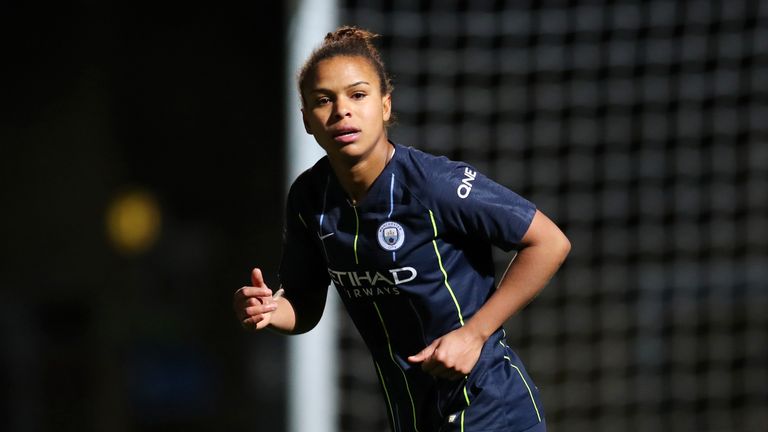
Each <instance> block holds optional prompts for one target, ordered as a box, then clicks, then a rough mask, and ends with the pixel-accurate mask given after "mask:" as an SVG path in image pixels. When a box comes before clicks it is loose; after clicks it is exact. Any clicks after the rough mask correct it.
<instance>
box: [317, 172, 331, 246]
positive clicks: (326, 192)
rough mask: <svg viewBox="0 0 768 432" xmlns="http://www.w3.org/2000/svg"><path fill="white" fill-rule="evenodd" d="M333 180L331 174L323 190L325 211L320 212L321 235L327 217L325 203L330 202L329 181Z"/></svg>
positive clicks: (326, 179)
mask: <svg viewBox="0 0 768 432" xmlns="http://www.w3.org/2000/svg"><path fill="white" fill-rule="evenodd" d="M330 182H331V176H328V177H326V178H325V189H324V190H323V211H322V212H321V213H320V231H319V232H320V235H321V236H322V235H323V219H325V205H326V203H327V202H328V183H330Z"/></svg>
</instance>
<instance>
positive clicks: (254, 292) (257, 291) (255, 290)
mask: <svg viewBox="0 0 768 432" xmlns="http://www.w3.org/2000/svg"><path fill="white" fill-rule="evenodd" d="M249 297H272V290H271V289H269V288H267V287H251V286H244V287H242V288H240V289H239V290H237V291H235V298H236V299H244V298H249Z"/></svg>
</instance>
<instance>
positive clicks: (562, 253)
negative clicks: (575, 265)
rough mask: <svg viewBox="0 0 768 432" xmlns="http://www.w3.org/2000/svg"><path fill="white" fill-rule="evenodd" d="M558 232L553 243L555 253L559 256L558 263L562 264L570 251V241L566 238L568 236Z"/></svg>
mask: <svg viewBox="0 0 768 432" xmlns="http://www.w3.org/2000/svg"><path fill="white" fill-rule="evenodd" d="M559 234H560V235H559V236H558V238H557V239H556V240H555V241H554V242H553V243H554V249H555V251H556V254H557V256H559V257H560V263H561V264H562V263H563V262H564V261H565V258H566V257H567V256H568V254H569V253H570V252H571V241H570V240H568V237H566V235H565V234H564V233H563V232H562V231H561V232H560V233H559Z"/></svg>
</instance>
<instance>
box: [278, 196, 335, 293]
mask: <svg viewBox="0 0 768 432" xmlns="http://www.w3.org/2000/svg"><path fill="white" fill-rule="evenodd" d="M296 189H298V188H297V187H296V185H295V184H294V186H293V187H292V188H291V191H290V192H289V194H288V202H287V205H286V213H285V228H284V230H283V255H282V259H281V261H280V270H279V278H280V283H281V285H282V286H283V287H284V288H285V290H286V296H289V297H295V296H296V295H297V294H298V295H301V294H302V291H304V290H312V292H311V293H309V294H314V295H316V294H317V293H318V292H322V293H325V292H326V291H327V287H328V285H329V284H330V276H329V275H328V272H327V271H326V268H325V260H324V259H323V256H322V255H321V254H320V251H319V249H318V247H317V244H316V243H315V242H313V240H312V234H311V233H312V230H311V229H310V226H309V225H308V222H311V219H309V215H303V214H302V212H301V208H300V206H299V205H298V203H299V202H300V201H299V200H300V197H299V196H298V195H299V192H298V191H297V190H296ZM314 295H313V296H314Z"/></svg>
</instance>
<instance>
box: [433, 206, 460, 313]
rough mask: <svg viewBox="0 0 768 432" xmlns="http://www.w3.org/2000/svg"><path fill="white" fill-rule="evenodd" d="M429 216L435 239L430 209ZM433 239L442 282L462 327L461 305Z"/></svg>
mask: <svg viewBox="0 0 768 432" xmlns="http://www.w3.org/2000/svg"><path fill="white" fill-rule="evenodd" d="M429 218H430V219H431V220H432V229H433V230H434V232H435V239H437V224H436V223H435V215H434V214H433V213H432V210H430V211H429ZM435 239H433V240H432V245H433V246H434V247H435V255H437V264H438V265H439V266H440V271H441V272H443V283H444V284H445V287H446V288H448V292H449V293H450V294H451V298H452V299H453V304H455V305H456V313H457V314H458V315H459V322H460V323H461V325H462V327H463V326H464V317H463V316H462V315H461V306H459V301H458V300H456V295H455V294H454V293H453V288H451V284H450V283H448V272H446V271H445V267H443V258H442V257H441V256H440V251H439V250H438V249H437V240H435Z"/></svg>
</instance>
